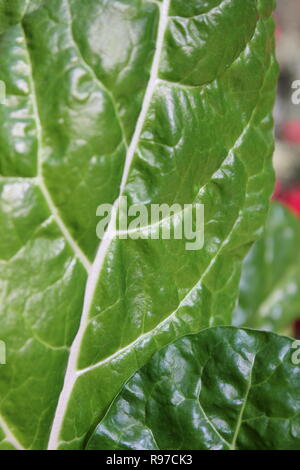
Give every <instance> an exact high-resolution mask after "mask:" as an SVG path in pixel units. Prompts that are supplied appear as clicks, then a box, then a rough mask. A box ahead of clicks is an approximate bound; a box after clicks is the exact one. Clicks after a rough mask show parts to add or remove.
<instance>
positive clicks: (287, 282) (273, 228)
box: [233, 203, 300, 332]
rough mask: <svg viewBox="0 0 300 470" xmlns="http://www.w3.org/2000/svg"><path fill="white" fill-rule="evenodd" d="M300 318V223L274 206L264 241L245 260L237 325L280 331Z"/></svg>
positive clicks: (252, 249)
mask: <svg viewBox="0 0 300 470" xmlns="http://www.w3.org/2000/svg"><path fill="white" fill-rule="evenodd" d="M299 316H300V222H299V220H298V219H297V218H296V217H295V216H294V215H293V214H292V213H291V212H290V211H289V210H288V209H286V208H285V207H283V206H281V205H279V204H277V203H272V205H271V210H270V213H269V216H268V219H267V224H266V229H265V233H264V236H263V238H261V239H260V240H258V241H257V242H256V243H255V244H254V245H253V247H252V248H251V250H250V251H249V253H248V255H247V257H246V258H245V261H244V265H243V271H242V278H241V283H240V298H239V304H238V306H237V308H236V310H235V313H234V318H233V324H234V325H235V326H245V327H250V328H258V329H265V330H270V331H275V332H280V331H282V330H284V329H285V328H287V327H288V326H289V325H290V324H291V323H292V321H293V320H295V319H296V318H297V317H299Z"/></svg>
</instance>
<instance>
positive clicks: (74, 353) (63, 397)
mask: <svg viewBox="0 0 300 470" xmlns="http://www.w3.org/2000/svg"><path fill="white" fill-rule="evenodd" d="M169 5H170V0H163V2H162V4H161V6H160V20H159V25H158V33H157V41H156V44H157V46H156V51H155V54H154V58H153V63H152V67H151V72H150V79H149V82H148V86H147V89H146V92H145V95H144V99H143V104H142V107H141V111H140V115H139V117H138V120H137V124H136V127H135V131H134V133H133V137H132V140H131V142H130V145H129V147H128V151H127V154H126V159H125V165H124V169H123V175H122V180H121V185H120V194H119V197H118V199H117V200H116V201H115V203H114V210H113V211H112V216H111V220H110V223H109V225H108V228H107V231H106V233H105V235H104V237H103V239H102V241H101V243H100V245H99V248H98V252H97V254H96V258H95V260H94V263H93V265H92V267H91V270H90V274H89V277H88V280H87V284H86V291H85V298H84V305H83V312H82V316H81V321H80V326H79V329H78V331H77V334H76V337H75V339H74V341H73V344H72V346H71V350H70V355H69V361H68V366H67V370H66V374H65V381H64V385H63V388H62V390H61V393H60V396H59V400H58V404H57V407H56V412H55V415H54V419H53V424H52V429H51V433H50V438H49V442H48V449H49V450H50V449H57V448H58V446H59V435H60V431H61V427H62V424H63V420H64V416H65V413H66V410H67V406H68V401H69V398H70V396H71V394H72V391H73V387H74V385H75V382H76V380H77V378H78V375H77V373H76V372H77V360H78V356H79V350H80V345H81V342H82V338H83V336H84V333H85V330H86V326H87V321H88V315H89V311H90V307H91V304H92V300H93V297H94V293H95V289H96V287H97V283H98V279H99V276H100V273H101V270H102V267H103V264H104V260H105V256H106V253H107V251H108V249H109V246H110V243H111V241H112V238H113V237H112V234H113V233H114V227H115V220H116V213H117V209H118V205H119V199H120V196H121V195H122V194H123V191H124V189H125V185H126V182H127V178H128V174H129V171H130V167H131V163H132V160H133V157H134V154H135V151H136V147H137V145H138V142H139V139H140V135H141V132H142V129H143V126H144V122H145V118H146V115H147V112H148V109H149V106H150V103H151V99H152V96H153V93H154V90H155V87H156V83H157V78H158V69H159V62H160V57H161V52H162V47H163V40H164V35H165V30H166V26H167V21H168V11H169Z"/></svg>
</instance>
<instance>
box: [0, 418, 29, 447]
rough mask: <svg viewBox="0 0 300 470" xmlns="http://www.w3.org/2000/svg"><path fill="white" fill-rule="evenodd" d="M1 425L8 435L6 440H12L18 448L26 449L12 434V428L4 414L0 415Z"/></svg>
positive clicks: (11, 442)
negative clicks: (5, 419)
mask: <svg viewBox="0 0 300 470" xmlns="http://www.w3.org/2000/svg"><path fill="white" fill-rule="evenodd" d="M0 427H1V428H2V430H3V432H4V434H5V436H6V440H7V441H8V442H10V444H12V445H13V446H14V447H15V448H16V449H17V450H24V448H23V447H22V446H21V444H20V443H19V441H18V440H17V438H16V437H15V436H14V435H13V434H12V432H11V430H10V429H9V427H8V425H7V424H6V422H5V421H4V418H3V417H2V416H0Z"/></svg>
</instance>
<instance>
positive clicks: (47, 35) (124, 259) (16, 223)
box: [0, 0, 277, 449]
mask: <svg viewBox="0 0 300 470" xmlns="http://www.w3.org/2000/svg"><path fill="white" fill-rule="evenodd" d="M3 5H6V6H7V3H6V2H2V6H3ZM12 5H13V4H12ZM14 5H15V8H16V10H13V15H12V16H13V19H12V20H11V19H9V17H7V24H12V23H15V21H16V19H17V18H19V19H20V18H21V17H22V15H23V18H22V20H20V22H19V23H18V24H16V25H15V26H13V25H12V26H11V27H9V28H8V29H6V31H5V32H4V33H3V34H2V35H1V37H0V57H1V68H0V79H1V80H4V81H5V83H6V85H7V102H6V106H1V108H0V120H1V126H0V133H1V135H0V142H1V143H0V145H1V153H0V158H1V160H0V172H1V175H2V176H1V182H0V196H1V205H0V211H1V212H0V220H1V227H2V236H1V245H0V256H1V264H0V273H1V274H0V282H1V316H0V332H1V339H3V340H5V341H6V344H7V365H5V366H0V367H1V375H0V395H1V402H0V403H1V404H0V416H1V418H0V427H1V429H2V431H3V440H2V442H3V445H4V446H6V445H8V444H7V442H9V443H11V444H12V445H14V446H15V447H17V448H25V449H44V448H50V449H53V448H55V449H56V448H59V449H61V448H63V449H80V448H83V447H84V446H85V444H86V442H87V438H88V436H89V435H90V433H91V432H92V430H93V429H94V427H95V425H96V424H97V423H98V422H99V420H100V419H101V418H102V417H103V415H104V413H105V412H106V410H107V408H108V406H109V405H110V403H111V401H112V400H113V398H114V397H115V396H116V394H117V393H118V392H119V390H120V388H121V387H122V385H123V384H124V383H125V381H126V380H127V379H128V378H129V377H130V376H131V375H132V374H133V373H134V372H135V371H136V370H137V369H138V368H139V367H140V366H142V365H143V364H144V363H145V362H146V361H147V360H148V359H149V357H150V356H151V355H152V354H153V353H154V352H155V351H156V350H157V349H159V348H160V347H162V346H164V345H166V344H167V343H170V342H172V341H173V340H175V339H177V338H178V337H180V336H183V335H185V334H189V333H196V332H198V331H200V330H201V329H202V328H206V327H209V326H213V325H222V324H228V323H230V322H231V312H232V310H233V308H234V305H235V302H236V297H237V289H238V284H239V277H240V270H241V259H242V258H243V256H244V254H245V252H246V250H247V247H248V246H249V244H250V243H251V242H252V241H253V240H254V239H256V238H257V237H258V236H259V235H260V234H261V230H262V225H263V222H264V219H265V215H266V211H267V207H268V200H269V197H270V193H271V191H272V183H273V177H272V168H271V154H272V149H273V136H272V117H271V110H272V106H273V100H274V89H275V82H276V75H277V66H276V63H275V60H274V55H273V48H274V44H273V21H272V19H271V17H270V15H271V10H272V6H273V1H269V0H260V1H256V0H230V1H228V0H206V1H197V0H192V1H189V2H186V0H171V1H170V0H163V1H150V0H149V1H147V0H132V1H130V2H129V1H127V0H110V1H109V2H107V1H104V0H89V2H82V1H80V0H51V1H46V0H32V1H29V2H28V4H27V5H26V13H25V10H23V7H22V5H23V6H24V3H22V2H16V3H14ZM1 11H2V14H3V11H4V12H5V9H4V10H3V9H2V10H1ZM10 18H11V16H10ZM2 23H3V21H2ZM3 29H4V28H3ZM120 194H123V195H126V196H127V197H128V199H129V203H146V204H150V203H169V204H170V203H173V202H176V203H180V204H187V203H197V202H201V203H203V204H204V205H205V245H204V248H203V249H202V250H199V251H187V250H186V249H185V241H184V240H182V241H180V240H170V241H168V240H149V239H147V240H145V239H139V240H131V239H128V240H120V239H117V238H113V239H110V238H109V237H107V238H106V241H105V242H102V243H100V244H99V240H98V239H97V237H96V233H95V232H96V224H97V221H98V219H97V217H96V208H97V206H98V205H99V204H101V203H113V202H114V201H116V200H117V199H118V196H119V195H120ZM109 233H110V232H109Z"/></svg>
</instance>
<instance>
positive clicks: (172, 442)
mask: <svg viewBox="0 0 300 470" xmlns="http://www.w3.org/2000/svg"><path fill="white" fill-rule="evenodd" d="M292 345H293V340H292V339H290V338H285V337H283V336H278V335H275V334H274V333H267V332H259V331H252V330H243V329H236V328H232V327H218V328H210V329H208V330H205V331H203V332H201V333H198V334H197V335H191V336H186V337H184V338H181V339H179V340H177V341H176V342H175V343H173V344H171V345H169V346H167V347H165V348H164V349H162V350H161V351H159V352H157V353H156V354H155V355H154V356H153V357H152V358H151V360H150V361H149V362H148V363H147V364H146V365H145V366H144V367H143V368H142V369H140V370H139V371H138V372H136V374H135V375H134V376H133V377H132V378H131V379H130V380H129V381H128V382H127V384H126V385H125V386H124V388H123V390H122V391H121V393H120V394H119V395H118V396H117V398H116V399H115V400H114V402H113V403H112V405H111V407H110V409H109V411H108V412H107V414H106V416H105V417H104V419H103V420H102V421H101V423H100V424H99V425H98V426H97V428H96V430H95V432H94V433H93V435H92V437H91V438H90V440H89V442H88V446H87V448H88V449H127V450H128V449H130V450H133V449H135V450H138V449H139V450H141V449H164V450H167V449H176V450H177V449H183V450H184V449H192V450H193V449H195V450H197V449H198V450H199V449H205V450H207V449H210V450H212V449H214V450H217V449H223V450H229V449H231V450H234V449H240V450H246V449H250V450H253V449H271V450H274V449H278V450H280V449H295V450H296V449H297V450H298V449H299V446H300V413H299V385H300V368H299V366H296V365H294V364H293V362H292V359H293V357H292V355H293V353H294V349H293V347H292Z"/></svg>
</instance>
